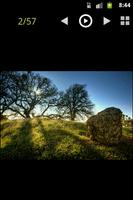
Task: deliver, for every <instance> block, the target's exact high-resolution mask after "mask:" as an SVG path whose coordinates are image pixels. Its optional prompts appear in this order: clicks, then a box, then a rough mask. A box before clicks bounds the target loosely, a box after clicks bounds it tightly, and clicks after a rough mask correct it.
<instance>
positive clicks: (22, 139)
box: [1, 120, 35, 160]
mask: <svg viewBox="0 0 133 200" xmlns="http://www.w3.org/2000/svg"><path fill="white" fill-rule="evenodd" d="M31 128H32V127H31V123H30V120H24V121H23V122H22V124H21V127H20V128H19V129H18V133H17V134H16V135H11V136H10V137H11V141H10V143H9V144H7V145H6V146H5V147H4V148H1V159H2V160H22V159H34V157H35V155H34V152H33V148H32V135H31Z"/></svg>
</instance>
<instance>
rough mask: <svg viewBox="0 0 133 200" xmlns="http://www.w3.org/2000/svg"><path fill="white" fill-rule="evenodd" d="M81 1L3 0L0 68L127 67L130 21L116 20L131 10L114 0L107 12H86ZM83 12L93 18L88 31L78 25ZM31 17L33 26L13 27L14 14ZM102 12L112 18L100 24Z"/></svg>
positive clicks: (129, 65) (132, 30)
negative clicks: (66, 22)
mask: <svg viewBox="0 0 133 200" xmlns="http://www.w3.org/2000/svg"><path fill="white" fill-rule="evenodd" d="M85 2H86V1H85V0H79V1H78V0H76V1H65V0H62V1H35V2H33V1H31V2H30V1H27V2H26V1H19V2H16V3H15V2H14V3H13V2H10V3H8V2H5V3H1V5H0V9H1V12H0V22H1V23H0V24H1V37H0V40H1V41H0V44H1V45H0V46H1V55H0V66H1V68H3V69H7V70H9V69H15V70H131V68H132V65H133V61H132V50H131V48H132V46H133V37H132V35H133V25H132V26H130V27H120V26H119V18H120V15H126V14H128V15H131V13H132V9H133V8H132V9H119V8H118V6H117V5H118V1H117V2H115V3H114V2H113V6H114V7H113V10H111V11H110V10H109V11H107V9H103V10H102V11H98V10H96V9H95V8H93V9H91V10H87V9H86V8H85ZM92 2H93V4H95V3H98V1H92ZM99 2H101V1H99ZM103 2H107V1H103ZM121 2H122V1H121ZM85 13H88V14H91V16H93V19H94V24H93V25H92V26H91V27H90V28H89V29H83V28H81V27H80V26H79V24H78V19H79V17H80V16H81V14H85ZM35 16H36V17H37V23H36V25H35V26H32V27H26V26H25V27H22V26H21V27H20V26H17V23H18V17H35ZM67 16H69V20H70V24H69V26H66V25H64V24H62V23H61V19H63V18H65V17H67ZM103 16H105V17H107V18H111V20H112V22H111V23H109V24H108V25H106V26H102V21H101V19H102V17H103ZM131 22H132V21H131ZM131 24H132V23H131Z"/></svg>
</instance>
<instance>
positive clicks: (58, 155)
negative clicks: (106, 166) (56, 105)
mask: <svg viewBox="0 0 133 200" xmlns="http://www.w3.org/2000/svg"><path fill="white" fill-rule="evenodd" d="M0 132H1V148H0V158H1V159H2V160H16V159H19V160H21V159H23V160H25V159H26V160H32V159H35V160H49V159H54V160H73V159H74V160H79V159H81V160H131V159H133V133H132V132H131V129H128V128H125V129H123V136H122V138H121V141H120V143H119V145H117V146H112V147H107V146H104V145H100V144H98V143H96V142H94V141H91V139H90V138H89V137H87V127H86V125H85V124H84V123H79V122H69V121H61V120H44V119H41V118H34V119H29V120H14V121H9V120H4V121H2V122H1V131H0Z"/></svg>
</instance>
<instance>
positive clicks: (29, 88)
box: [8, 71, 57, 118]
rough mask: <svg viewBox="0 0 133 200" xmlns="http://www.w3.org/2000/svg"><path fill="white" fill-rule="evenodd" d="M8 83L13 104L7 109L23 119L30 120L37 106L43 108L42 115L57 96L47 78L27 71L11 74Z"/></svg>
mask: <svg viewBox="0 0 133 200" xmlns="http://www.w3.org/2000/svg"><path fill="white" fill-rule="evenodd" d="M10 83H11V85H9V88H8V93H10V98H11V99H12V100H13V103H12V104H8V109H9V110H11V111H12V112H14V113H15V114H18V115H20V116H21V117H23V118H30V117H31V115H33V113H34V111H35V108H36V106H37V105H40V106H44V107H45V109H44V110H43V114H44V113H45V112H46V110H47V109H48V108H49V107H50V106H51V104H52V100H53V99H54V98H55V96H56V94H57V89H56V87H55V85H53V84H52V82H51V81H50V80H49V79H48V78H45V77H41V76H40V75H39V74H35V73H33V72H29V71H28V72H26V71H25V72H17V73H14V74H12V75H11V82H10ZM46 108H47V109H46Z"/></svg>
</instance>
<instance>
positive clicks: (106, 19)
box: [103, 17, 111, 25]
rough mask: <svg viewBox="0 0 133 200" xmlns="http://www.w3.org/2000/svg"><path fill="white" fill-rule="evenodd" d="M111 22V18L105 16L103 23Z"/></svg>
mask: <svg viewBox="0 0 133 200" xmlns="http://www.w3.org/2000/svg"><path fill="white" fill-rule="evenodd" d="M109 22H111V20H110V19H108V18H106V17H103V25H106V24H108V23H109Z"/></svg>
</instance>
